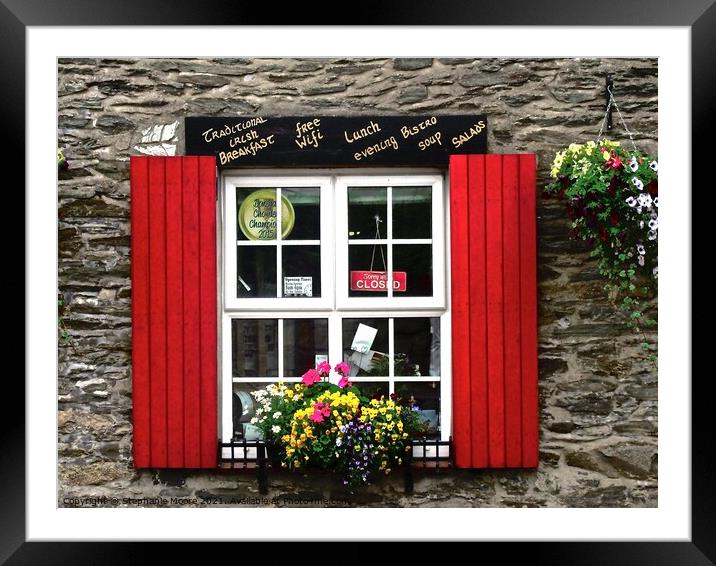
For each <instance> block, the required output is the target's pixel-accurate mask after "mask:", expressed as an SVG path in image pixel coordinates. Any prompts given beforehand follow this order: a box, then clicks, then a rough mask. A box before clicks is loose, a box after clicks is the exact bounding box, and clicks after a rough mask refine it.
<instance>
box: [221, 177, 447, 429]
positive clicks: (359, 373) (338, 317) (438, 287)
mask: <svg viewBox="0 0 716 566" xmlns="http://www.w3.org/2000/svg"><path fill="white" fill-rule="evenodd" d="M445 186H446V185H445V184H444V182H443V178H442V176H441V175H439V174H435V173H430V174H419V175H393V174H391V175H360V176H359V175H350V174H330V172H329V173H328V174H325V175H320V174H319V175H316V174H315V173H313V174H306V175H293V176H290V177H289V176H285V177H277V176H268V175H262V174H261V173H260V172H258V173H253V172H251V173H248V172H247V173H245V174H243V173H242V174H241V175H240V176H239V175H228V176H226V177H225V178H224V180H223V182H222V187H223V190H222V191H221V222H220V225H221V229H220V237H221V239H222V246H221V249H222V258H221V259H222V269H221V273H222V325H221V331H222V336H221V343H222V356H221V357H222V362H221V367H222V374H223V378H222V385H221V387H222V420H221V422H222V439H223V440H224V441H229V440H230V439H231V438H232V437H233V438H237V437H242V436H244V437H246V438H248V439H251V438H252V437H254V435H255V430H253V429H252V427H251V426H250V423H249V421H250V419H251V417H252V416H253V399H252V398H251V395H250V392H251V391H254V390H256V389H258V388H260V387H264V386H265V385H266V384H267V383H271V382H276V381H279V380H282V381H285V382H295V381H300V379H301V375H302V374H303V373H304V372H305V371H306V370H307V369H308V368H310V367H314V366H315V365H316V364H317V363H318V362H319V361H320V360H322V359H327V360H328V361H329V362H331V363H337V362H338V361H339V360H343V361H346V362H347V363H349V365H350V368H351V379H352V381H354V382H355V383H357V384H359V385H360V387H361V388H362V389H363V390H364V391H365V392H366V394H368V395H380V394H383V395H388V394H391V393H397V394H399V395H400V396H401V397H403V398H413V399H414V400H415V401H416V402H417V403H418V405H419V406H420V408H421V410H422V411H423V413H422V414H423V418H424V420H425V421H426V422H427V423H428V427H429V433H430V435H431V436H434V437H440V438H441V439H443V440H447V439H448V438H449V436H450V422H451V419H450V415H451V413H450V379H449V377H450V336H449V334H450V333H449V329H450V321H449V313H448V304H447V298H446V285H447V272H448V269H447V265H446V257H447V254H446V245H447V242H446V222H445V203H446V202H447V194H446V190H445V188H444V187H445ZM279 203H280V205H279Z"/></svg>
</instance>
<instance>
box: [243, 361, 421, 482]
mask: <svg viewBox="0 0 716 566" xmlns="http://www.w3.org/2000/svg"><path fill="white" fill-rule="evenodd" d="M348 372H349V366H348V364H346V363H345V362H342V363H340V364H337V365H336V367H335V368H333V370H332V369H331V366H330V365H329V364H328V362H321V364H319V365H318V367H317V368H316V369H310V370H308V371H307V372H306V373H305V374H304V375H303V378H302V382H301V383H289V384H284V383H279V384H271V385H269V386H267V387H266V388H264V389H260V390H258V391H254V392H253V393H252V395H253V396H254V397H255V398H256V400H257V401H258V405H259V407H258V409H257V410H256V416H255V417H254V418H253V419H252V424H254V425H255V426H257V427H258V428H259V429H260V430H261V431H262V433H263V435H264V439H265V440H266V442H267V445H268V446H271V447H272V450H275V452H274V454H273V456H274V458H277V459H279V460H280V462H281V466H283V467H285V468H288V469H291V470H299V469H306V468H309V469H310V468H321V469H327V470H334V471H336V472H339V473H340V474H341V477H342V480H343V483H344V484H346V485H352V486H355V485H363V484H366V483H369V481H370V480H371V478H372V477H374V476H375V475H376V474H379V473H382V474H389V473H390V472H391V470H392V469H394V468H395V467H397V466H400V465H401V464H402V462H403V458H404V457H405V453H406V451H408V450H410V440H409V439H410V437H411V436H412V435H414V434H418V433H420V432H424V431H425V428H426V425H425V423H424V422H423V420H422V419H421V416H420V410H419V408H418V407H417V406H415V405H414V404H410V403H408V404H402V403H401V402H400V401H399V400H398V399H397V398H395V397H394V396H393V398H388V399H386V398H384V397H381V398H379V399H369V398H368V397H366V396H365V395H364V394H363V392H362V391H361V390H360V388H359V387H357V386H355V385H353V384H352V383H351V382H350V381H349V378H348Z"/></svg>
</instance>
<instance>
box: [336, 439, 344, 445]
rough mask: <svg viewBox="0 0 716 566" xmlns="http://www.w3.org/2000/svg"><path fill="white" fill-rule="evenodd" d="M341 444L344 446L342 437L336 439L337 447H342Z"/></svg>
mask: <svg viewBox="0 0 716 566" xmlns="http://www.w3.org/2000/svg"><path fill="white" fill-rule="evenodd" d="M341 444H343V440H341V438H340V437H338V438H336V446H340V445H341Z"/></svg>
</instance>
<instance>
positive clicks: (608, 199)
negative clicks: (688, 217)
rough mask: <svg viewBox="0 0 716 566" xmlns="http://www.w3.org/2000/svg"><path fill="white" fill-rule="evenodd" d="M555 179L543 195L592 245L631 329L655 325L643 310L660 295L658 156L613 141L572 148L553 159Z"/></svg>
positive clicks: (572, 231) (573, 230) (577, 232)
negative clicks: (559, 204)
mask: <svg viewBox="0 0 716 566" xmlns="http://www.w3.org/2000/svg"><path fill="white" fill-rule="evenodd" d="M551 176H552V178H553V179H554V181H552V182H551V183H550V184H548V185H547V186H546V187H545V191H546V192H547V193H548V194H551V195H556V196H557V197H558V198H559V199H561V200H563V201H564V202H565V205H566V211H567V215H568V217H569V218H570V220H571V235H572V236H573V237H575V238H578V239H581V240H585V241H587V242H588V243H589V244H590V245H591V246H592V255H593V256H594V257H596V258H598V260H599V271H600V273H601V274H602V275H603V276H604V277H606V279H607V281H608V283H607V288H608V290H610V291H613V292H614V293H615V294H616V295H617V296H618V297H619V298H620V301H621V307H622V308H623V309H624V310H625V311H627V313H628V316H629V322H630V325H631V326H632V327H634V328H635V329H637V330H641V329H642V327H648V326H653V325H655V324H656V321H655V320H653V319H650V318H648V317H647V316H645V314H644V312H643V310H642V309H643V301H644V299H650V298H653V297H655V296H656V293H657V277H658V253H657V252H658V249H657V242H658V240H657V238H658V230H659V187H658V163H657V159H656V157H655V156H652V155H647V154H643V153H641V152H639V151H637V150H636V148H634V149H633V150H626V149H624V148H623V147H621V145H620V144H619V142H614V141H609V140H600V141H590V142H587V143H585V144H571V145H570V146H569V147H568V148H566V149H565V150H563V151H560V152H558V153H557V155H556V156H555V158H554V163H553V164H552V170H551ZM645 344H646V342H645ZM645 347H647V348H648V344H646V346H645Z"/></svg>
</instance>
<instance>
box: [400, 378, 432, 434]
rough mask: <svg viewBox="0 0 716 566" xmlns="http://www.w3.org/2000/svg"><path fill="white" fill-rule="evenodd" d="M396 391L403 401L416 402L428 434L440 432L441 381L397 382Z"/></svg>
mask: <svg viewBox="0 0 716 566" xmlns="http://www.w3.org/2000/svg"><path fill="white" fill-rule="evenodd" d="M395 393H396V394H397V395H398V397H400V398H401V399H402V401H403V402H412V403H416V404H417V406H418V408H419V414H420V417H421V420H422V421H423V423H424V427H425V435H426V436H437V435H438V434H439V432H440V382H439V381H430V382H427V383H426V382H424V381H423V382H419V383H412V382H408V383H403V382H399V383H396V384H395Z"/></svg>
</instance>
